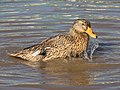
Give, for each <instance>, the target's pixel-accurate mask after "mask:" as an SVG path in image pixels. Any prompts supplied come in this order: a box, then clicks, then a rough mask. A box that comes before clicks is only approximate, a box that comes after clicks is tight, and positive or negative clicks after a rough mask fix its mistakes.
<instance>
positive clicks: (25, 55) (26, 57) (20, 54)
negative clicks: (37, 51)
mask: <svg viewBox="0 0 120 90" xmlns="http://www.w3.org/2000/svg"><path fill="white" fill-rule="evenodd" d="M8 55H9V56H11V57H15V58H21V59H23V60H27V61H32V62H35V61H41V60H42V59H43V58H44V57H43V56H42V55H36V56H33V54H31V53H23V52H17V53H8Z"/></svg>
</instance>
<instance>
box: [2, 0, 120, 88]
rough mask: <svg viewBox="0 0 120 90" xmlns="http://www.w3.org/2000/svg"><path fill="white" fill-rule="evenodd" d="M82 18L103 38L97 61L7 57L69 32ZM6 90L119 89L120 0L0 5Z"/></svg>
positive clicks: (30, 0)
mask: <svg viewBox="0 0 120 90" xmlns="http://www.w3.org/2000/svg"><path fill="white" fill-rule="evenodd" d="M77 18H85V19H88V20H90V21H91V24H92V28H93V30H94V32H95V33H97V35H98V37H99V38H98V41H99V48H97V50H96V51H95V52H94V55H93V57H92V58H93V61H92V62H88V61H85V60H79V59H74V60H73V61H71V62H65V61H63V62H61V61H60V60H56V61H52V62H48V63H47V64H45V65H40V64H38V63H30V62H26V61H22V60H20V59H16V58H11V57H9V56H7V54H6V53H7V52H12V51H18V50H21V49H22V48H24V47H27V46H30V45H33V44H36V43H38V42H40V41H42V40H43V39H45V38H47V37H50V36H53V35H56V34H59V33H65V32H68V30H69V27H70V26H71V24H72V22H73V20H74V19H77ZM42 66H46V67H45V68H41V67H42ZM3 89H4V90H8V89H12V90H16V89H17V90H44V89H48V90H60V89H62V90H66V89H69V90H73V89H74V90H119V89H120V0H0V90H3Z"/></svg>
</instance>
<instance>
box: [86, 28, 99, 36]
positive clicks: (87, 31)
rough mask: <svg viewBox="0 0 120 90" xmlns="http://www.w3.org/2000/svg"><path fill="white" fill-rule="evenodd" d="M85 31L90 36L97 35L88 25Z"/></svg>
mask: <svg viewBox="0 0 120 90" xmlns="http://www.w3.org/2000/svg"><path fill="white" fill-rule="evenodd" d="M85 32H86V33H87V34H88V35H89V36H91V37H92V38H97V35H96V34H94V33H93V32H92V29H91V28H90V27H88V29H87V30H86V31H85Z"/></svg>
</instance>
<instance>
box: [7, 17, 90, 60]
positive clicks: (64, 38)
mask: <svg viewBox="0 0 120 90" xmlns="http://www.w3.org/2000/svg"><path fill="white" fill-rule="evenodd" d="M82 22H84V24H85V26H86V27H85V28H86V29H85V30H87V28H88V27H90V23H89V22H88V21H86V20H84V19H77V20H75V21H74V24H73V26H72V27H71V28H70V32H69V33H67V34H65V35H56V36H53V37H51V38H49V39H46V40H44V41H42V42H41V43H39V44H36V45H33V46H31V47H27V48H25V49H23V50H22V51H19V52H17V53H13V54H9V55H10V56H13V57H19V58H21V59H25V60H28V61H33V62H34V61H41V60H42V61H47V60H52V59H56V58H66V57H79V56H80V54H81V53H83V52H84V51H85V50H86V48H87V45H88V41H89V35H88V34H87V33H86V32H84V31H85V30H84V31H83V30H82V28H81V27H82V26H80V25H82V24H80V23H82ZM75 25H76V26H75ZM83 28H84V27H83Z"/></svg>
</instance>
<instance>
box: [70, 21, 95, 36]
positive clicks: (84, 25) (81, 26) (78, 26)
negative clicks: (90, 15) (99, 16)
mask: <svg viewBox="0 0 120 90" xmlns="http://www.w3.org/2000/svg"><path fill="white" fill-rule="evenodd" d="M72 28H73V29H74V30H75V31H76V32H77V33H87V34H88V35H89V36H91V37H92V38H97V35H96V34H95V33H93V31H92V29H91V25H90V22H89V21H87V20H85V19H77V20H75V21H74V23H73V26H72Z"/></svg>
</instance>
